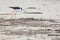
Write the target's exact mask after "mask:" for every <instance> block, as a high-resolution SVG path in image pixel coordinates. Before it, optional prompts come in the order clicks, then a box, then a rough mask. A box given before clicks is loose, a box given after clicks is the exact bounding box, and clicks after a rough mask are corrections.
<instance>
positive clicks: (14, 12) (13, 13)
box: [11, 10, 16, 18]
mask: <svg viewBox="0 0 60 40" xmlns="http://www.w3.org/2000/svg"><path fill="white" fill-rule="evenodd" d="M11 18H16V11H15V10H14V11H12V16H11Z"/></svg>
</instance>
